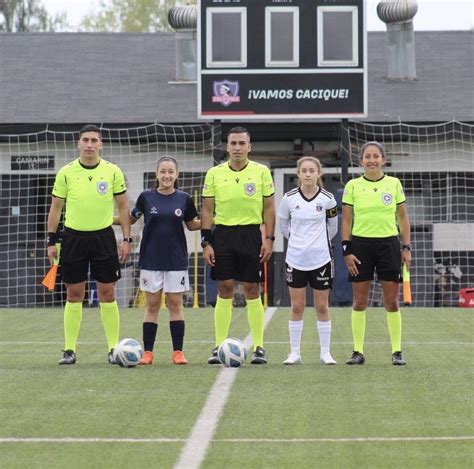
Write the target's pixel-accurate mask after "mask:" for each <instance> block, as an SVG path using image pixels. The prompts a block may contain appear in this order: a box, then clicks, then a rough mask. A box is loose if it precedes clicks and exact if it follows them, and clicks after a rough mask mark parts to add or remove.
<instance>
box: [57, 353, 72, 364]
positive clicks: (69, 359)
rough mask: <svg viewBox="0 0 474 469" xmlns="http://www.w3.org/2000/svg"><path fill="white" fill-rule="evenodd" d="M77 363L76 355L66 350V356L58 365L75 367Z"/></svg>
mask: <svg viewBox="0 0 474 469" xmlns="http://www.w3.org/2000/svg"><path fill="white" fill-rule="evenodd" d="M74 363H76V354H75V353H74V352H73V351H72V350H64V355H63V358H61V360H59V362H58V365H74Z"/></svg>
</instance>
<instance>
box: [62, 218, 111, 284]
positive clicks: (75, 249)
mask: <svg viewBox="0 0 474 469" xmlns="http://www.w3.org/2000/svg"><path fill="white" fill-rule="evenodd" d="M89 266H90V272H91V276H92V278H94V279H95V280H97V281H98V282H101V283H113V282H116V281H117V280H118V279H119V278H120V263H119V259H118V253H117V241H116V240H115V233H114V230H113V229H112V227H108V228H105V229H103V230H98V231H76V230H72V229H70V228H65V229H64V233H63V236H62V242H61V275H62V279H63V282H64V283H71V284H74V283H81V282H84V281H85V280H87V275H88V272H89Z"/></svg>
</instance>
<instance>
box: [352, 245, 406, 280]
mask: <svg viewBox="0 0 474 469" xmlns="http://www.w3.org/2000/svg"><path fill="white" fill-rule="evenodd" d="M352 253H353V254H354V255H355V256H356V257H357V259H359V261H360V262H361V263H360V264H359V265H358V266H357V268H358V269H359V274H358V275H356V276H355V277H352V276H351V275H349V281H350V282H365V281H367V280H373V279H374V272H377V277H378V279H379V280H385V281H387V282H400V281H401V268H402V260H401V259H402V256H401V251H400V241H399V240H398V238H397V237H396V236H390V237H389V238H361V237H359V236H353V237H352Z"/></svg>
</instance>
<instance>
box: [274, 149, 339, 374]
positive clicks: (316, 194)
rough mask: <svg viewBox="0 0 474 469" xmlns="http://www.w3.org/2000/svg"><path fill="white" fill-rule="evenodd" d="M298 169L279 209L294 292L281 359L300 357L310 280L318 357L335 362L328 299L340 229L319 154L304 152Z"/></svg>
mask: <svg viewBox="0 0 474 469" xmlns="http://www.w3.org/2000/svg"><path fill="white" fill-rule="evenodd" d="M296 174H297V176H298V178H299V187H297V188H296V189H293V190H291V191H289V192H287V193H286V194H285V195H284V197H283V199H282V201H281V204H280V207H279V209H278V218H279V221H280V231H281V233H282V234H283V236H284V237H285V238H287V239H288V248H287V252H286V282H287V284H288V287H289V291H290V298H291V313H290V320H289V325H288V328H289V332H290V345H291V352H290V354H289V356H288V358H287V359H286V360H285V361H284V362H283V363H284V364H285V365H295V364H299V363H301V353H300V344H301V335H302V332H303V313H304V310H305V307H306V287H307V285H308V283H309V285H310V286H311V288H312V289H313V298H314V306H315V309H316V315H317V330H318V334H319V341H320V347H321V355H320V362H321V363H322V364H325V365H335V364H336V361H335V360H334V359H333V358H332V356H331V353H330V341H331V319H330V316H329V306H328V302H329V289H330V288H331V287H332V279H333V259H332V252H331V239H332V238H333V237H334V236H335V234H336V232H337V211H336V200H335V199H334V196H333V195H332V194H331V193H330V192H328V191H326V190H324V189H323V188H322V187H321V182H320V178H321V175H322V172H321V163H320V162H319V160H318V159H317V158H313V157H311V156H303V157H302V158H300V159H299V160H298V162H297V171H296Z"/></svg>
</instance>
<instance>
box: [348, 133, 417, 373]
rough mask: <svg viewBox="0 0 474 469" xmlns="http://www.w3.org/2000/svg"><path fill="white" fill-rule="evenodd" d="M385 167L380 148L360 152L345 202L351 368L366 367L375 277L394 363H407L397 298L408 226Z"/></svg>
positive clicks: (401, 198) (407, 254) (372, 145)
mask: <svg viewBox="0 0 474 469" xmlns="http://www.w3.org/2000/svg"><path fill="white" fill-rule="evenodd" d="M385 162H386V155H385V150H384V148H383V146H382V145H381V144H380V143H378V142H367V143H366V144H364V145H363V146H362V148H361V149H360V153H359V163H360V165H361V166H362V167H363V168H364V174H363V175H362V176H361V177H359V178H356V179H352V180H351V181H349V182H348V183H347V184H346V187H345V189H344V195H343V197H342V203H343V206H342V228H341V239H342V251H343V255H344V260H345V263H346V265H347V268H348V270H349V279H350V281H351V282H352V292H353V304H352V318H351V324H352V336H353V340H354V351H353V353H352V357H351V358H350V359H349V360H347V361H346V363H347V364H348V365H362V364H363V363H364V362H365V357H364V336H365V310H366V308H367V305H368V302H369V289H370V285H371V283H372V280H373V279H374V272H377V277H378V279H379V280H380V283H381V285H382V292H383V303H384V306H385V309H386V311H387V323H388V331H389V334H390V341H391V344H392V363H393V364H394V365H405V363H406V362H405V360H404V359H403V356H402V352H401V335H402V319H401V315H400V308H399V304H398V294H399V287H400V280H401V275H400V273H401V264H402V262H403V263H405V264H406V266H407V268H409V267H410V262H411V246H410V221H409V219H408V212H407V209H406V205H405V194H404V193H403V188H402V185H401V183H400V181H399V180H398V179H397V178H395V177H391V176H387V175H386V174H384V170H383V167H384V164H385ZM397 225H398V227H397ZM399 232H400V237H401V241H402V249H401V254H400V241H399V238H398V233H399Z"/></svg>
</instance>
